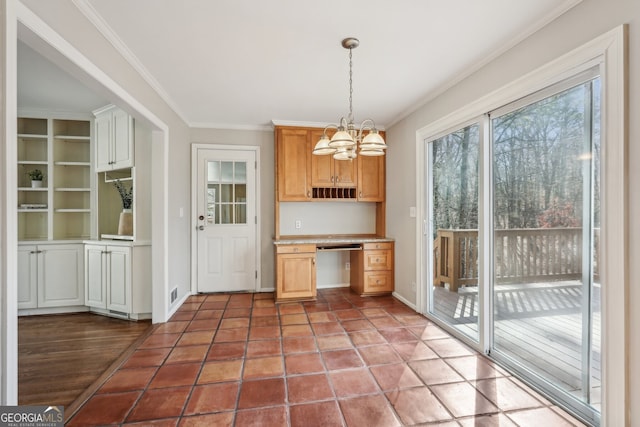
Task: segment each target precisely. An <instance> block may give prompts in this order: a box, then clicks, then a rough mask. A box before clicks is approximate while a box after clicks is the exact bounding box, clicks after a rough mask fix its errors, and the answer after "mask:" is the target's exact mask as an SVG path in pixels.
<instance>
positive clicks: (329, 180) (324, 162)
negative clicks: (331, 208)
mask: <svg viewBox="0 0 640 427" xmlns="http://www.w3.org/2000/svg"><path fill="white" fill-rule="evenodd" d="M322 133H323V130H322V129H314V130H312V131H310V134H311V147H312V149H313V147H315V144H316V143H317V142H318V140H319V139H320V137H321V136H322ZM334 133H335V130H333V129H331V130H330V131H328V132H327V134H328V135H329V138H331V136H333V134H334ZM357 164H358V160H357V159H354V160H334V158H333V156H331V155H322V156H316V155H312V156H311V186H312V187H356V186H357V180H358V172H357V171H358V166H357Z"/></svg>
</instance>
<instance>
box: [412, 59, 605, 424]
mask: <svg viewBox="0 0 640 427" xmlns="http://www.w3.org/2000/svg"><path fill="white" fill-rule="evenodd" d="M597 71H598V70H597V69H593V70H590V71H588V72H585V73H583V74H580V75H578V76H575V77H573V78H571V79H569V80H565V81H563V82H561V83H558V84H556V85H554V86H551V87H548V88H546V89H544V90H542V91H539V92H536V93H534V94H532V95H530V96H528V97H525V98H522V99H520V100H518V101H516V102H514V103H512V104H509V105H506V106H504V107H502V108H500V109H497V110H494V111H492V112H490V113H487V114H485V115H484V116H482V117H480V118H478V119H477V120H475V121H472V122H470V123H467V124H464V123H463V124H461V126H459V127H455V128H453V130H451V131H449V132H446V133H443V134H440V135H436V136H435V137H434V138H431V139H429V140H427V141H425V143H426V145H425V148H426V150H425V152H426V159H425V161H426V168H425V170H426V176H425V177H426V182H425V189H426V203H425V212H426V214H427V217H426V219H427V221H426V223H425V230H424V234H425V248H426V254H427V257H426V258H427V259H425V263H426V265H427V266H428V267H427V271H428V282H427V286H428V292H427V295H428V298H427V312H428V313H429V314H430V315H431V316H432V317H433V318H434V319H436V320H437V321H438V322H439V323H440V324H442V325H444V326H446V327H447V328H448V329H449V330H451V331H453V332H454V333H456V334H457V335H459V336H460V337H461V338H464V339H465V340H466V341H467V342H470V343H474V342H475V343H476V348H478V349H479V350H481V351H486V352H488V353H489V354H490V355H491V357H493V358H495V359H496V360H498V361H500V362H501V363H503V364H504V365H505V366H506V367H507V368H508V369H509V370H510V371H512V372H516V373H517V374H518V375H519V376H520V377H521V378H522V379H524V380H525V381H526V382H528V383H530V384H532V385H534V386H536V387H538V388H540V389H542V390H545V391H546V392H547V393H548V394H549V395H550V396H553V397H554V398H555V399H557V400H558V401H560V402H562V403H563V405H564V406H565V407H570V408H572V409H574V410H575V411H576V412H579V413H581V414H583V415H584V417H585V419H591V420H593V421H594V422H597V419H598V417H599V409H600V380H601V375H600V354H601V338H600V329H601V328H600V327H601V325H600V282H599V271H598V260H599V258H600V251H599V235H600V172H601V171H600V91H601V89H600V79H599V77H598V74H597Z"/></svg>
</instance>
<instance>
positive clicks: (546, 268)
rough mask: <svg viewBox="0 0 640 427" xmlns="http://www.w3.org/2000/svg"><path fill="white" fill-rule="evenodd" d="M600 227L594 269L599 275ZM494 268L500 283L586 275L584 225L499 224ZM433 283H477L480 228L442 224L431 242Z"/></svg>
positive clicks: (455, 285)
mask: <svg viewBox="0 0 640 427" xmlns="http://www.w3.org/2000/svg"><path fill="white" fill-rule="evenodd" d="M598 240H599V230H596V232H595V247H596V251H595V255H594V260H593V262H594V273H595V275H596V278H597V276H598V261H599V257H598V251H597V248H598V246H599V245H598ZM494 257H495V262H494V274H495V279H496V281H497V282H498V283H527V282H539V281H556V280H572V279H578V278H580V277H581V276H582V229H581V228H534V229H512V230H496V232H495V235H494ZM433 265H434V281H433V283H434V285H436V286H442V285H444V284H445V283H448V284H449V289H450V290H451V291H457V290H458V288H459V287H460V286H463V285H477V284H478V231H477V230H438V231H437V233H436V238H435V240H434V242H433Z"/></svg>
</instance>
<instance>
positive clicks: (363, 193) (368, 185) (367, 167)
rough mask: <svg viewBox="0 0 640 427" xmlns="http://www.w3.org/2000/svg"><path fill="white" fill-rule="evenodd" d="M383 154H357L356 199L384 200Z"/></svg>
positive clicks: (364, 200)
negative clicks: (375, 155) (373, 155)
mask: <svg viewBox="0 0 640 427" xmlns="http://www.w3.org/2000/svg"><path fill="white" fill-rule="evenodd" d="M384 159H385V156H378V157H371V156H358V200H359V201H361V202H384V201H385V162H384Z"/></svg>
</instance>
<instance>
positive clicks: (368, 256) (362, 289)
mask: <svg viewBox="0 0 640 427" xmlns="http://www.w3.org/2000/svg"><path fill="white" fill-rule="evenodd" d="M393 256H394V255H393V242H380V243H364V244H363V245H362V250H361V251H353V252H351V289H352V290H353V291H354V292H356V293H358V294H360V295H380V294H388V293H391V292H393V290H394V285H393Z"/></svg>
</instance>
